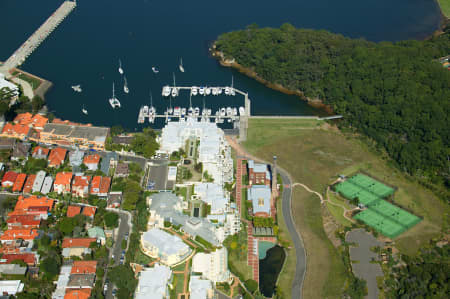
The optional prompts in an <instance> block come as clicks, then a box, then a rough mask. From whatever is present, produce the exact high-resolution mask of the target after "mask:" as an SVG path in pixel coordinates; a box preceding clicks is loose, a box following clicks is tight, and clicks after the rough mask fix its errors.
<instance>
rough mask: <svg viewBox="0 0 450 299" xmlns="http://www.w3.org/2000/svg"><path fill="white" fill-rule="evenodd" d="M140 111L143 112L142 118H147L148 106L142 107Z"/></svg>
mask: <svg viewBox="0 0 450 299" xmlns="http://www.w3.org/2000/svg"><path fill="white" fill-rule="evenodd" d="M142 110H143V114H144V117H148V112H149V109H148V106H147V105H145V106H144V107H142Z"/></svg>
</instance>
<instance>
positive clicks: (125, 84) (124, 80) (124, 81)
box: [123, 76, 130, 93]
mask: <svg viewBox="0 0 450 299" xmlns="http://www.w3.org/2000/svg"><path fill="white" fill-rule="evenodd" d="M123 91H124V92H125V93H129V92H130V90H129V89H128V83H127V77H125V76H123Z"/></svg>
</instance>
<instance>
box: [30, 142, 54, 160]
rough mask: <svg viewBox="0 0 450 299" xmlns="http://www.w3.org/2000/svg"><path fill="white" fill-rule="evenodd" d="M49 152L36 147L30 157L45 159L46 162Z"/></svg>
mask: <svg viewBox="0 0 450 299" xmlns="http://www.w3.org/2000/svg"><path fill="white" fill-rule="evenodd" d="M49 152H50V149H48V148H45V147H42V146H39V145H38V146H36V147H35V148H34V149H33V152H32V153H31V156H32V157H33V158H35V159H46V160H47V158H48V153H49Z"/></svg>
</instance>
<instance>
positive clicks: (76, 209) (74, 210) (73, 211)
mask: <svg viewBox="0 0 450 299" xmlns="http://www.w3.org/2000/svg"><path fill="white" fill-rule="evenodd" d="M80 212H81V207H80V206H69V207H68V208H67V217H75V216H76V215H78V214H80Z"/></svg>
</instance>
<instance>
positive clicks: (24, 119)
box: [14, 112, 33, 126]
mask: <svg viewBox="0 0 450 299" xmlns="http://www.w3.org/2000/svg"><path fill="white" fill-rule="evenodd" d="M32 117H33V114H31V113H30V112H25V113H19V114H17V116H16V117H15V118H14V123H15V124H20V125H25V126H28V125H29V124H30V123H31V118H32Z"/></svg>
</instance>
